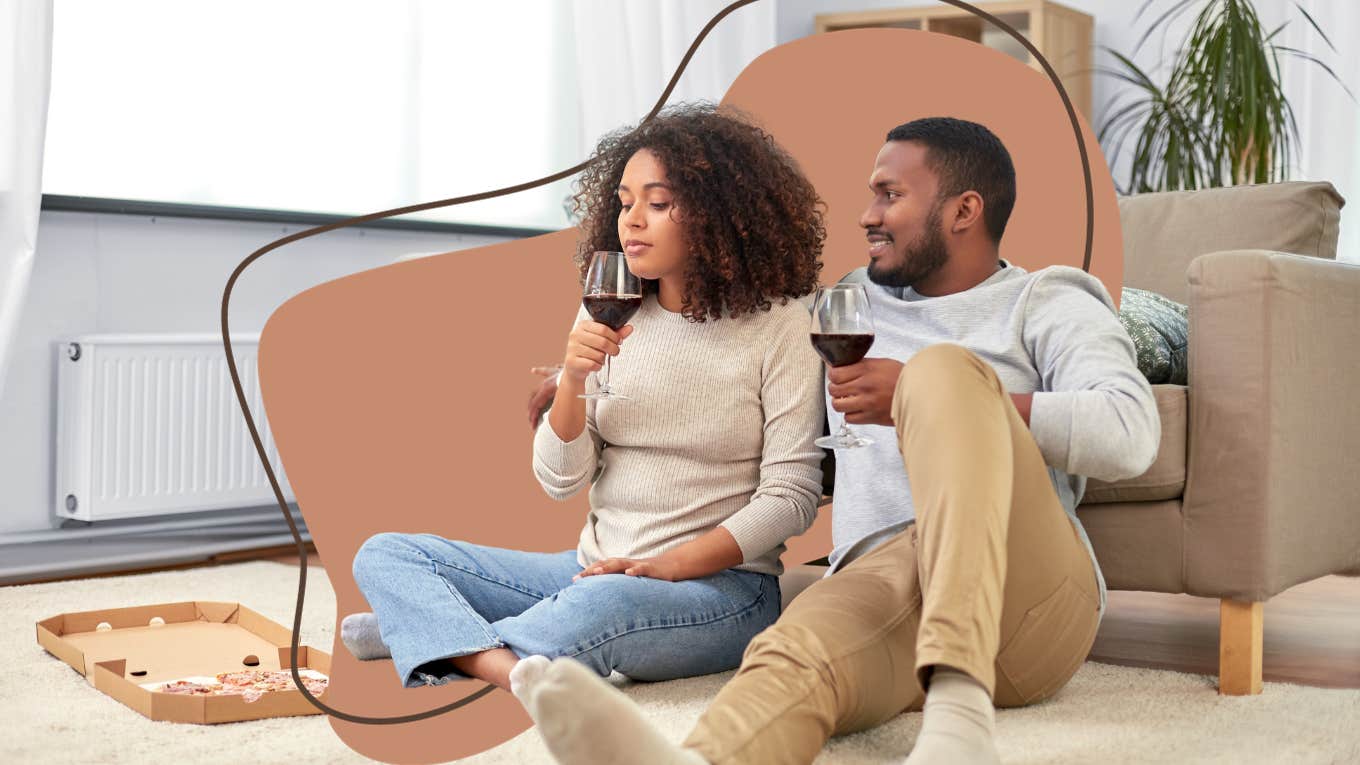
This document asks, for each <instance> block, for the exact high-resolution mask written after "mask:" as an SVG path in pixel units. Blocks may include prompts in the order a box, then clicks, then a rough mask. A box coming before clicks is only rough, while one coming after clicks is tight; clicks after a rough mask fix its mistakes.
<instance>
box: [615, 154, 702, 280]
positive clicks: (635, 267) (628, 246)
mask: <svg viewBox="0 0 1360 765" xmlns="http://www.w3.org/2000/svg"><path fill="white" fill-rule="evenodd" d="M618 194H619V201H620V202H621V203H622V204H623V209H622V210H620V211H619V242H621V243H622V244H623V252H624V254H625V255H627V256H628V268H629V269H630V270H631V271H632V272H633V273H634V274H637V275H638V276H640V277H642V278H643V279H662V278H665V277H672V278H674V277H678V276H680V275H681V274H683V273H684V267H685V262H686V261H687V260H688V259H689V246H688V245H687V244H686V243H685V235H684V227H683V225H682V224H681V223H680V222H679V221H680V211H679V210H677V209H676V207H675V194H674V192H673V191H672V189H671V187H670V185H669V184H668V182H667V180H666V168H665V167H664V166H662V164H661V160H660V159H658V158H657V156H656V155H655V154H653V153H652V152H650V151H648V150H647V149H640V150H639V151H638V152H637V153H636V154H634V155H633V156H632V157H631V158H629V160H628V164H627V165H624V168H623V179H622V180H620V181H619V189H618Z"/></svg>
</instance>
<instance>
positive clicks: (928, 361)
mask: <svg viewBox="0 0 1360 765" xmlns="http://www.w3.org/2000/svg"><path fill="white" fill-rule="evenodd" d="M981 364H982V360H981V359H979V358H978V357H977V354H975V353H973V352H972V351H970V350H968V349H967V348H964V347H963V346H962V345H957V344H955V343H936V344H935V345H931V346H927V347H926V348H924V349H922V350H920V351H918V352H917V353H916V355H914V356H912V357H911V358H910V359H908V360H907V363H906V364H904V365H902V376H901V381H903V382H905V381H910V382H914V383H924V384H929V383H938V382H939V381H942V380H948V379H950V378H952V377H954V376H955V375H958V374H960V373H966V372H968V371H972V370H976V369H977V368H978V367H979V366H980V365H981Z"/></svg>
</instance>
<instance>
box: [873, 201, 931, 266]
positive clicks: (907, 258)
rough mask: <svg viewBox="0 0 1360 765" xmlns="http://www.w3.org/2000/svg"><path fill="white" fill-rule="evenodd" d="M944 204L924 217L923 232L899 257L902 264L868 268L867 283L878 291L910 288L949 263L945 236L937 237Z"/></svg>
mask: <svg viewBox="0 0 1360 765" xmlns="http://www.w3.org/2000/svg"><path fill="white" fill-rule="evenodd" d="M943 207H944V205H943V203H936V205H935V207H934V208H933V209H931V211H930V215H928V216H926V225H925V230H924V231H922V232H921V234H920V236H918V237H916V239H914V240H912V242H911V243H910V244H908V245H907V248H906V251H905V252H903V253H902V262H901V263H899V264H897V266H896V267H891V268H889V267H884V266H881V265H879V264H877V263H870V264H869V281H871V282H873V283H874V284H877V285H879V286H880V287H911V286H914V285H917V284H920V283H921V282H923V281H925V280H926V279H928V278H930V276H931V274H933V273H935V272H936V271H938V270H940V268H942V267H943V266H944V264H945V263H946V262H948V261H949V253H948V252H947V251H946V250H945V246H944V234H942V233H940V228H941V226H940V224H941V219H942V216H941V209H942V208H943Z"/></svg>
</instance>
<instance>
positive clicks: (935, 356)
mask: <svg viewBox="0 0 1360 765" xmlns="http://www.w3.org/2000/svg"><path fill="white" fill-rule="evenodd" d="M968 375H978V376H981V377H982V378H984V379H986V380H988V381H992V380H994V379H995V372H993V371H992V369H991V367H990V366H988V365H987V363H986V362H985V361H983V360H982V359H980V358H978V356H977V354H975V353H973V352H972V351H970V350H968V349H967V348H964V347H963V346H961V345H956V344H954V343H936V344H935V345H931V346H928V347H926V348H924V349H923V350H921V351H918V352H917V353H916V355H914V356H912V357H911V358H910V359H908V360H907V363H906V364H903V365H902V373H901V374H900V375H899V376H898V378H897V389H896V390H895V391H894V393H893V420H894V422H896V423H898V428H899V430H900V429H901V423H902V422H903V421H904V419H905V414H906V410H907V407H909V406H913V405H923V402H925V401H938V398H937V397H939V396H946V397H947V396H951V395H954V394H955V393H956V392H957V390H958V389H959V385H958V383H959V381H960V380H962V379H965V378H966V377H967V376H968ZM924 405H925V406H927V407H929V408H932V409H933V408H934V406H933V405H932V404H924Z"/></svg>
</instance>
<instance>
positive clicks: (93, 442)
mask: <svg viewBox="0 0 1360 765" xmlns="http://www.w3.org/2000/svg"><path fill="white" fill-rule="evenodd" d="M258 349H259V336H258V335H240V336H237V335H233V336H232V352H233V353H234V354H235V356H236V370H237V373H238V374H239V375H240V377H241V386H242V388H243V389H244V390H245V394H246V400H247V401H248V402H250V411H251V415H252V416H253V417H254V418H255V426H256V428H257V429H258V430H259V432H260V437H261V439H262V440H263V441H264V444H265V449H266V452H267V453H268V455H269V464H270V465H272V466H274V469H275V472H276V474H277V475H278V478H279V485H280V487H281V488H282V489H283V491H284V496H285V497H286V498H287V499H288V501H289V502H292V501H293V499H294V498H293V493H292V489H291V488H290V487H289V486H288V482H287V477H286V476H284V474H283V469H282V465H280V464H279V459H278V451H277V449H276V448H275V446H274V439H273V436H272V435H271V433H270V431H269V424H268V422H267V420H266V419H265V416H264V403H263V401H262V400H261V398H260V381H259V377H258V374H257V371H256V370H257V367H256V354H257V352H258ZM56 351H57V369H58V374H57V389H58V390H57V464H56V471H57V476H56V481H57V484H56V512H57V517H59V518H74V519H77V520H82V521H105V520H111V519H115V518H135V517H145V516H153V515H163V514H170V513H189V512H198V511H205V510H221V509H224V508H232V507H251V506H260V505H273V504H275V503H276V500H275V498H274V492H273V490H272V489H271V488H270V486H269V477H268V476H267V475H265V472H264V468H263V467H262V466H261V465H260V459H259V457H258V456H257V455H256V453H255V444H254V442H252V441H251V438H250V431H249V430H248V429H247V428H246V422H245V418H244V417H243V416H242V414H241V407H240V404H239V403H238V402H237V400H236V391H235V389H234V388H233V387H232V384H231V372H230V370H229V369H228V368H227V360H226V355H225V353H224V349H223V346H222V336H221V335H220V334H219V335H212V334H203V335H83V336H79V337H73V338H70V339H68V340H66V341H64V342H61V343H58V344H57V348H56Z"/></svg>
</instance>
